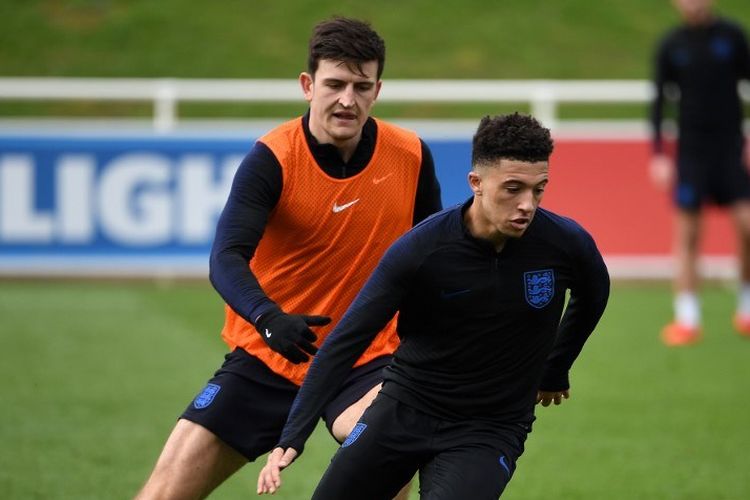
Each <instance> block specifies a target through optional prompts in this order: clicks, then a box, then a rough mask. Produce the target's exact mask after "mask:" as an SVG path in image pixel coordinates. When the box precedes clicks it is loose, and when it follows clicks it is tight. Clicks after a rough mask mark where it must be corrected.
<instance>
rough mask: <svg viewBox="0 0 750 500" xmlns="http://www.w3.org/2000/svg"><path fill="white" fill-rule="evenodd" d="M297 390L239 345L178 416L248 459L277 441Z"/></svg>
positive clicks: (265, 450)
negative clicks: (205, 430)
mask: <svg viewBox="0 0 750 500" xmlns="http://www.w3.org/2000/svg"><path fill="white" fill-rule="evenodd" d="M296 393H297V386H295V385H294V384H292V383H291V382H289V381H288V380H286V379H283V378H282V377H280V376H278V375H276V374H275V373H273V372H271V371H270V370H269V369H268V367H266V366H265V365H263V364H262V363H261V362H260V361H259V360H257V358H254V357H252V356H250V355H249V354H247V353H245V352H244V351H242V350H241V349H237V350H235V351H234V352H233V353H231V354H229V355H228V356H227V359H226V361H225V362H224V364H223V365H222V368H221V369H219V370H218V371H217V372H216V373H215V374H214V376H213V378H211V379H210V380H209V381H208V383H207V384H206V386H205V387H204V388H203V390H202V391H201V392H200V393H199V394H198V395H197V396H196V397H195V399H194V400H193V401H192V402H191V403H190V405H188V407H187V408H186V409H185V412H184V413H183V414H182V418H183V419H185V420H189V421H191V422H194V423H196V424H198V425H200V426H202V427H204V428H205V429H207V430H209V431H210V432H212V433H213V434H214V435H216V436H217V437H218V438H219V439H221V440H222V441H223V442H224V443H226V444H227V445H229V446H230V447H231V448H232V449H234V450H236V451H237V452H238V453H240V454H242V455H243V456H244V457H245V458H246V459H247V460H248V461H250V462H252V461H254V460H255V459H256V458H258V457H259V456H261V455H264V454H265V453H267V452H269V451H270V450H271V449H272V448H273V446H274V445H275V444H276V443H277V442H278V439H279V436H280V435H281V430H282V429H283V426H284V423H285V422H286V418H287V415H288V413H289V408H290V407H291V404H292V401H294V397H295V395H296Z"/></svg>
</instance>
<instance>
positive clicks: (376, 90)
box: [375, 80, 383, 99]
mask: <svg viewBox="0 0 750 500" xmlns="http://www.w3.org/2000/svg"><path fill="white" fill-rule="evenodd" d="M382 86H383V80H378V83H376V84H375V99H377V98H378V96H379V95H380V88H381V87H382Z"/></svg>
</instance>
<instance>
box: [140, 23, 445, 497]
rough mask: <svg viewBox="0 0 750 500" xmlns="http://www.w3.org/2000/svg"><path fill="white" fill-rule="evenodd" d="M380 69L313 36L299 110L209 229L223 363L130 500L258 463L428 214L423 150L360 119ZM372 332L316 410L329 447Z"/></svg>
mask: <svg viewBox="0 0 750 500" xmlns="http://www.w3.org/2000/svg"><path fill="white" fill-rule="evenodd" d="M384 61H385V44H384V42H383V40H382V39H381V38H380V36H379V35H378V34H377V33H376V32H374V31H373V30H372V28H371V27H370V26H369V25H368V24H366V23H364V22H361V21H358V20H354V19H347V18H334V19H331V20H328V21H325V22H322V23H320V24H319V25H317V26H316V27H315V28H314V30H313V34H312V37H311V39H310V45H309V60H308V71H307V72H304V73H302V74H301V75H300V78H299V81H300V84H301V86H302V91H303V93H304V96H305V99H306V100H307V101H308V102H309V106H310V107H309V111H308V112H307V113H306V114H305V115H304V116H302V117H299V118H296V119H294V120H291V121H289V122H287V123H285V124H282V125H280V126H279V127H277V128H275V129H274V130H272V131H271V132H269V133H268V134H266V135H264V136H263V137H261V138H260V139H259V140H258V142H257V143H256V144H255V145H254V146H253V148H252V150H251V151H250V153H249V154H248V155H247V157H246V158H245V159H244V161H243V162H242V164H241V165H240V167H239V169H238V171H237V174H236V176H235V178H234V182H233V185H232V189H231V192H230V195H229V199H228V201H227V204H226V206H225V208H224V210H223V212H222V215H221V217H220V220H219V223H218V226H217V230H216V238H215V241H214V245H213V248H212V251H211V262H210V278H211V282H212V283H213V285H214V287H215V288H216V290H217V291H218V292H219V294H220V295H221V296H222V298H223V299H224V300H225V301H226V303H227V306H226V320H225V324H224V329H223V331H222V336H223V338H224V340H225V341H226V343H227V344H228V346H229V348H230V350H231V352H230V353H229V354H228V355H227V356H226V359H225V362H224V364H223V365H222V367H221V368H220V369H219V370H218V371H217V372H216V373H215V375H214V377H213V378H211V379H210V380H209V383H208V385H207V386H206V387H205V388H204V389H203V390H202V391H201V392H200V393H199V394H198V396H197V397H196V398H195V400H194V401H193V402H192V403H191V404H190V405H189V406H188V408H187V409H186V410H185V412H184V413H183V414H182V416H181V418H180V419H179V420H178V422H177V425H176V426H175V428H174V430H173V432H172V434H171V435H170V437H169V439H168V441H167V443H166V445H165V446H164V449H163V451H162V453H161V456H160V457H159V459H158V461H157V464H156V466H155V468H154V471H153V473H152V474H151V476H150V478H149V479H148V481H147V483H146V485H145V486H144V488H143V490H142V491H141V492H140V494H139V498H159V499H165V498H174V499H178V498H179V499H187V498H203V497H205V496H207V495H208V494H209V493H210V492H211V491H213V490H214V489H215V488H216V487H217V486H218V485H220V484H221V483H222V482H223V481H224V480H225V479H227V478H228V477H229V476H231V475H232V474H233V473H234V472H236V471H237V470H238V469H240V468H241V467H242V466H243V465H245V464H246V463H248V462H249V461H254V460H255V459H256V458H258V457H259V456H261V455H263V454H265V453H267V452H268V451H270V450H271V449H272V448H273V446H274V445H275V444H276V443H278V441H279V436H280V433H281V430H282V428H283V426H284V422H285V421H286V418H287V414H288V412H289V409H290V407H291V404H292V401H293V400H294V398H295V396H296V394H297V391H298V389H299V385H300V384H301V383H302V381H303V379H304V378H305V375H306V373H307V370H308V367H309V360H310V358H311V357H312V356H313V354H315V352H316V350H317V347H316V346H317V345H319V344H320V343H321V342H322V340H323V339H324V338H325V337H326V335H327V334H328V333H329V330H330V328H331V327H326V326H325V325H327V324H328V323H329V322H330V321H331V320H333V321H335V322H338V321H339V320H340V319H341V317H342V316H343V313H344V311H345V310H346V307H347V306H348V305H349V304H350V303H351V302H352V300H353V299H354V297H355V295H356V293H357V292H358V291H359V290H360V288H361V287H362V286H363V284H364V282H365V280H366V278H367V277H368V276H369V275H370V273H371V272H372V270H373V269H374V268H375V265H376V264H377V262H378V259H379V258H380V256H381V255H382V254H383V253H384V252H385V250H386V249H387V248H388V246H389V245H390V244H391V243H392V242H393V241H394V240H395V239H396V238H397V237H398V236H400V235H401V234H403V233H404V232H406V231H407V230H408V229H409V228H410V227H412V225H414V224H415V223H417V222H419V221H421V220H422V219H424V218H425V217H427V216H428V215H430V214H432V213H433V212H436V211H438V210H440V209H441V202H440V188H439V186H438V183H437V179H436V177H435V169H434V165H433V161H432V156H431V153H430V151H429V150H428V148H427V146H426V145H425V143H424V142H423V141H422V140H421V139H419V137H417V135H416V134H414V133H413V132H409V131H406V130H403V129H401V128H398V127H396V126H394V125H391V124H388V123H386V122H383V121H380V120H376V119H374V118H372V117H370V110H371V108H372V106H373V104H374V102H375V100H376V98H377V96H378V93H379V91H380V87H381V80H380V77H381V74H382V71H383V64H384ZM381 330H382V331H381V332H380V334H379V335H378V336H377V339H376V340H375V341H374V342H373V343H372V346H371V347H370V348H369V349H367V351H363V352H362V353H361V354H362V355H361V356H359V357H358V360H357V361H356V363H354V368H352V369H350V370H347V373H346V374H345V375H344V376H343V377H342V379H341V381H342V382H343V383H342V384H341V385H340V389H339V390H338V391H337V393H336V395H335V397H334V398H332V400H331V401H329V404H328V405H327V406H326V408H325V411H324V418H325V421H326V424H327V425H328V429H329V431H330V432H331V433H332V435H333V436H334V437H335V438H336V439H337V440H338V441H339V442H342V441H344V440H345V439H346V437H347V436H348V435H349V432H350V431H351V429H352V427H353V426H354V424H355V423H356V421H357V420H358V419H359V417H360V415H361V414H362V412H363V411H364V409H365V408H366V407H367V406H368V405H369V404H370V402H371V401H372V399H373V398H374V397H375V394H376V393H377V391H378V390H379V388H380V384H381V381H382V369H383V367H384V366H385V365H387V364H388V362H389V361H390V359H391V354H392V352H393V350H394V349H395V348H396V346H397V344H398V339H397V337H396V334H395V324H394V323H389V324H384V325H382V329H381ZM409 479H410V478H405V480H404V481H403V484H407V483H408V480H409ZM353 496H354V497H356V496H357V494H356V492H355V493H353Z"/></svg>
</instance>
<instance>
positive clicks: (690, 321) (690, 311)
mask: <svg viewBox="0 0 750 500" xmlns="http://www.w3.org/2000/svg"><path fill="white" fill-rule="evenodd" d="M749 290H750V288H749ZM749 297H750V296H749ZM748 305H750V302H748ZM674 312H675V319H676V320H677V322H678V323H680V324H682V325H685V326H687V327H689V328H698V327H699V326H700V324H701V310H700V304H699V303H698V296H697V295H696V294H695V293H693V292H680V293H678V294H677V295H675V297H674Z"/></svg>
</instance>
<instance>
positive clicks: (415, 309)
mask: <svg viewBox="0 0 750 500" xmlns="http://www.w3.org/2000/svg"><path fill="white" fill-rule="evenodd" d="M552 148H553V144H552V139H551V138H550V135H549V130H547V129H546V128H544V127H542V126H541V124H540V123H539V122H538V121H537V120H535V119H534V118H532V117H530V116H525V115H519V114H513V115H506V116H496V117H494V118H490V117H485V118H484V119H483V120H482V121H481V123H480V124H479V128H478V130H477V132H476V134H475V135H474V139H473V146H472V166H473V167H472V170H471V172H470V173H469V176H468V180H469V185H470V187H471V189H472V191H473V193H474V195H473V197H472V198H470V199H469V200H467V201H466V202H465V203H463V204H462V205H457V206H455V207H452V208H449V209H446V210H444V211H442V212H440V213H439V214H437V215H435V216H433V217H430V218H429V219H427V220H426V221H425V222H423V223H422V224H419V225H418V226H417V227H415V228H414V229H412V230H411V231H409V232H408V233H407V234H406V235H404V236H402V237H401V238H399V239H398V240H397V241H396V242H395V243H394V244H393V246H391V248H390V249H389V250H388V252H386V254H385V255H384V257H383V258H382V260H381V261H380V264H378V267H377V269H376V270H375V272H374V273H373V275H372V276H371V277H370V279H369V280H368V281H367V284H366V285H365V287H364V288H363V289H362V292H360V294H359V295H358V296H357V298H356V299H355V301H354V303H353V304H352V305H351V307H350V308H349V310H348V311H347V312H346V315H345V316H344V319H343V321H342V322H341V323H339V324H338V326H337V327H336V328H335V330H334V331H333V333H332V334H331V335H330V336H329V337H328V338H327V339H326V341H325V343H324V344H323V346H322V347H321V349H320V352H319V353H318V355H317V356H316V358H315V360H314V361H313V363H312V366H311V368H310V373H309V375H308V377H307V378H306V379H305V382H304V384H303V385H302V388H301V389H300V392H299V395H298V396H297V400H296V401H295V404H294V406H293V409H292V412H291V413H290V415H289V420H288V422H287V424H286V426H285V427H284V432H283V434H282V436H281V441H280V444H279V447H277V448H276V449H274V451H273V452H272V453H271V455H270V457H269V461H268V464H267V465H266V466H265V467H264V468H263V470H262V471H261V473H260V475H259V478H258V493H268V492H270V493H273V492H275V491H276V490H277V488H278V487H279V486H280V469H282V468H284V467H285V466H287V465H289V464H290V463H291V461H292V460H293V459H294V458H295V457H296V456H297V455H298V454H299V453H301V452H302V449H303V447H304V444H305V441H306V440H307V438H308V436H309V435H310V433H311V432H312V430H313V429H314V428H315V424H316V422H317V420H318V416H319V415H320V413H321V412H322V411H323V409H324V408H325V405H326V404H328V401H330V400H331V398H333V397H334V395H335V393H336V390H337V387H338V386H339V381H340V380H342V378H343V377H344V376H345V375H346V373H348V372H349V370H350V369H351V366H352V364H353V363H354V362H355V361H356V360H357V358H359V356H360V355H361V354H362V352H365V350H366V349H367V348H368V346H369V345H370V344H371V343H372V342H373V340H374V339H375V338H376V335H377V334H378V332H379V331H380V329H381V328H382V327H383V326H384V325H386V324H387V323H388V322H389V321H391V319H392V318H393V317H394V315H395V314H396V312H397V311H398V313H399V316H398V318H399V319H398V321H399V324H398V332H399V336H400V337H401V345H400V346H399V348H398V350H397V351H396V353H395V355H394V357H393V362H392V363H391V364H390V365H389V366H388V368H387V369H386V371H385V382H384V383H383V388H382V390H381V392H380V394H378V396H377V398H375V401H374V402H373V404H372V406H370V408H368V409H367V410H366V411H365V414H364V416H363V417H362V419H361V420H360V422H359V423H357V426H356V427H355V428H354V431H353V432H352V434H351V435H350V436H349V438H348V439H347V440H346V441H345V442H344V444H343V445H342V446H341V448H339V450H338V452H337V453H336V455H335V456H334V458H333V460H332V462H331V465H330V466H329V468H328V470H327V471H326V473H325V475H324V476H323V478H322V479H321V482H320V484H319V485H318V488H317V490H316V492H315V494H314V496H313V498H315V499H330V500H333V499H336V500H345V499H350V498H357V499H363V500H364V499H368V500H369V499H371V500H383V499H387V498H390V497H391V496H392V495H393V494H394V493H395V492H397V491H398V490H399V487H400V486H401V484H403V482H404V481H406V480H408V479H409V478H411V477H412V475H413V474H414V473H415V472H416V471H417V470H419V474H420V494H421V496H422V498H431V499H441V500H448V499H455V500H461V499H472V500H482V499H490V498H497V497H498V496H500V494H501V493H502V491H503V490H504V489H505V486H506V484H507V483H508V481H510V478H511V476H512V475H513V473H514V471H515V469H516V461H517V460H518V458H519V457H520V456H521V454H522V453H523V449H524V442H525V440H526V436H527V434H528V433H529V432H530V431H531V424H532V422H533V420H534V405H535V403H541V404H542V405H543V406H548V405H549V404H550V403H552V402H554V403H555V404H560V402H561V401H562V399H565V398H568V396H569V388H570V384H569V377H568V372H569V370H570V368H571V366H572V364H573V362H574V360H575V359H576V357H577V356H578V354H579V353H580V351H581V349H582V348H583V345H584V343H585V342H586V339H587V338H588V337H589V335H590V334H591V332H592V331H593V330H594V328H595V326H596V324H597V322H598V321H599V318H600V317H601V315H602V313H603V312H604V308H605V307H606V304H607V299H608V296H609V275H608V273H607V269H606V267H605V265H604V261H603V260H602V257H601V255H600V254H599V251H598V250H597V248H596V244H595V243H594V240H593V239H592V238H591V236H590V235H589V234H588V233H587V232H586V231H585V230H584V229H583V228H582V227H581V226H579V225H578V224H577V223H576V222H574V221H572V220H571V219H568V218H565V217H561V216H559V215H556V214H554V213H552V212H549V211H547V210H544V209H542V208H539V203H540V202H541V200H542V195H543V193H544V190H545V188H546V186H547V182H548V172H549V156H550V154H551V153H552ZM568 290H569V291H570V301H569V302H568V305H567V307H566V306H565V296H566V291H568ZM563 310H564V311H565V314H564V315H563V314H562V313H563ZM561 316H562V319H561ZM553 483H554V480H552V483H551V484H550V488H551V489H550V491H551V492H553V493H552V496H554V484H553ZM352 492H356V495H355V494H352Z"/></svg>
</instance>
